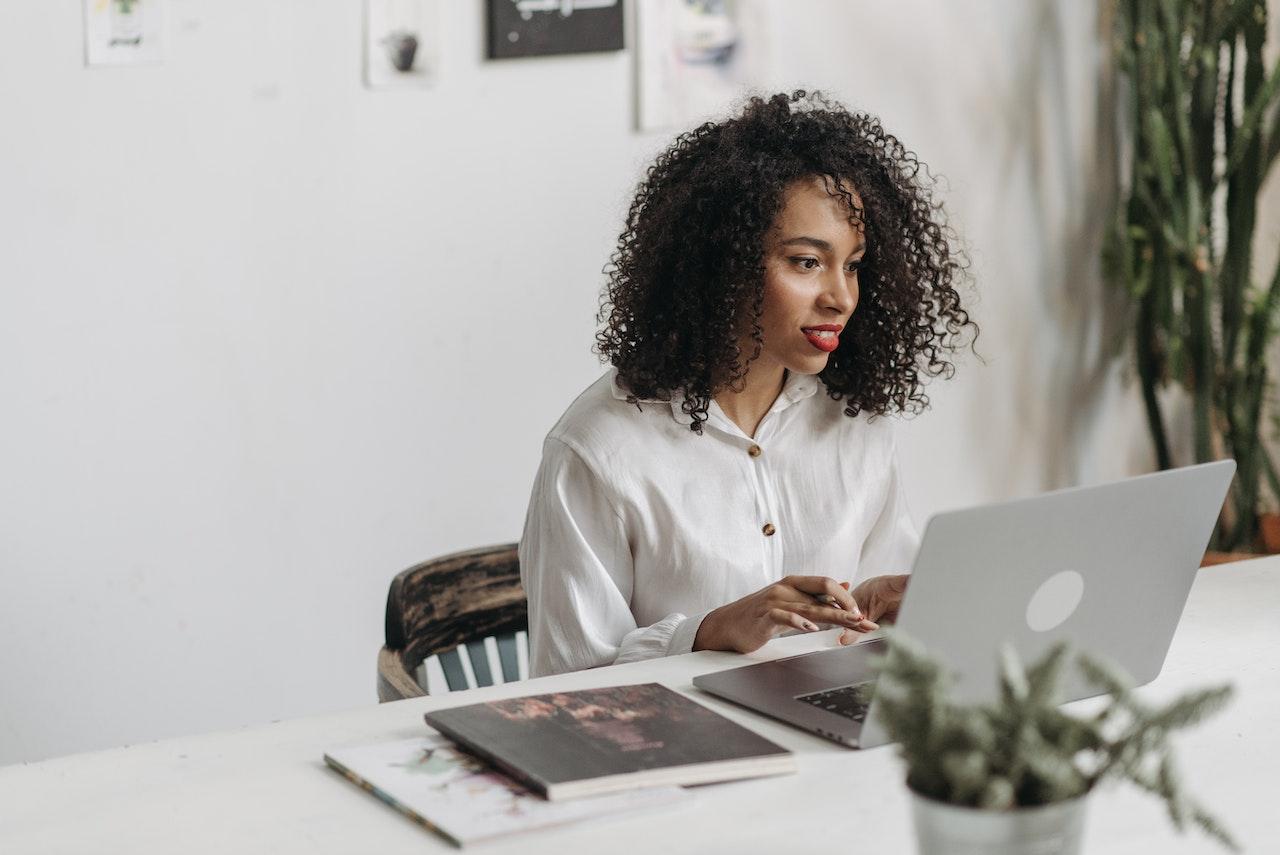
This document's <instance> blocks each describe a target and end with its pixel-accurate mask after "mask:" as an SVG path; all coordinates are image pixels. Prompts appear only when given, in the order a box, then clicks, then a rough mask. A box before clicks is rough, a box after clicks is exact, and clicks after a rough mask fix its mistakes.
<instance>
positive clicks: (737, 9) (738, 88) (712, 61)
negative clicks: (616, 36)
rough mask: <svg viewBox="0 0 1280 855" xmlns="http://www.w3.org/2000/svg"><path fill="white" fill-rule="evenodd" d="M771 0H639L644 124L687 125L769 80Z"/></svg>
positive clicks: (719, 111) (638, 45)
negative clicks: (769, 1)
mask: <svg viewBox="0 0 1280 855" xmlns="http://www.w3.org/2000/svg"><path fill="white" fill-rule="evenodd" d="M770 12H771V8H770V5H769V3H768V2H767V0H643V1H642V2H639V3H637V4H636V85H637V87H638V89H639V91H638V92H637V93H636V101H637V121H636V124H637V126H638V127H639V129H640V130H656V129H660V128H669V127H673V126H679V127H687V126H689V125H691V124H695V123H697V122H699V121H701V120H704V119H707V118H709V117H712V116H714V115H718V114H722V113H724V112H726V111H728V110H729V108H730V107H731V106H732V105H733V103H734V102H735V101H737V100H738V99H740V98H742V97H743V96H744V95H745V94H746V93H747V92H748V91H750V90H752V89H755V88H758V87H760V86H762V85H763V84H764V82H765V81H766V79H767V75H768V71H769V69H768V61H769V38H768V35H769V18H768V16H769V14H770Z"/></svg>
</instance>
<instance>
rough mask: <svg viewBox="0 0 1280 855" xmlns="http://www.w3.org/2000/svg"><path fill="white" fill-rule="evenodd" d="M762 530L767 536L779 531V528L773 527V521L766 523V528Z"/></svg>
mask: <svg viewBox="0 0 1280 855" xmlns="http://www.w3.org/2000/svg"><path fill="white" fill-rule="evenodd" d="M760 530H761V531H762V532H764V536H765V537H771V536H772V535H773V533H774V532H775V531H777V529H776V528H774V527H773V523H765V524H764V528H762V529H760Z"/></svg>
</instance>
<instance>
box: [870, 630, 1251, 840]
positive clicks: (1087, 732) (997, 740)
mask: <svg viewBox="0 0 1280 855" xmlns="http://www.w3.org/2000/svg"><path fill="white" fill-rule="evenodd" d="M887 636H888V642H889V647H888V652H887V654H886V655H885V656H883V657H881V658H880V662H879V664H878V667H879V672H880V676H879V683H878V685H877V694H876V697H877V706H878V714H879V717H880V720H881V722H882V723H883V724H884V726H885V729H886V730H887V731H888V733H889V735H890V736H891V737H892V738H893V739H894V741H896V742H897V743H898V744H899V751H900V756H901V757H902V758H903V759H904V760H905V761H906V764H907V787H908V789H909V790H910V792H911V799H912V813H913V815H914V818H915V826H916V837H917V841H918V845H919V852H920V853H921V855H943V853H945V855H978V853H981V855H1026V854H1027V853H1036V855H1072V853H1077V852H1079V850H1080V840H1081V835H1082V832H1083V825H1084V809H1085V801H1086V799H1087V797H1088V796H1089V794H1090V793H1092V792H1093V791H1094V790H1095V789H1096V788H1097V787H1098V785H1099V784H1101V783H1102V782H1104V781H1107V780H1111V779H1124V780H1128V781H1131V782H1132V783H1134V784H1136V785H1137V786H1138V787H1140V788H1141V789H1143V790H1146V791H1148V792H1150V793H1152V794H1153V795H1157V796H1159V797H1160V798H1162V799H1164V801H1165V804H1166V806H1167V807H1168V810H1169V816H1170V818H1171V819H1172V820H1173V823H1174V825H1175V826H1176V827H1177V828H1178V829H1179V830H1182V829H1183V828H1184V827H1185V825H1186V824H1187V823H1192V824H1194V825H1196V826H1198V827H1200V828H1201V829H1203V830H1204V831H1205V832H1206V833H1207V834H1209V835H1210V836H1211V837H1213V838H1215V839H1217V840H1218V841H1219V842H1221V843H1222V844H1223V845H1224V846H1226V847H1227V848H1229V849H1232V850H1235V851H1238V849H1239V847H1238V845H1237V844H1236V842H1235V841H1234V840H1233V839H1232V838H1231V836H1230V834H1228V832H1227V831H1226V829H1225V828H1223V826H1222V825H1221V824H1220V823H1219V822H1218V821H1217V820H1216V819H1214V818H1213V817H1212V816H1211V815H1210V814H1209V813H1208V812H1207V811H1206V810H1205V809H1204V808H1202V807H1200V806H1199V805H1198V804H1196V803H1195V802H1194V801H1193V800H1191V799H1190V798H1189V797H1187V796H1186V794H1185V793H1183V791H1182V786H1181V783H1180V780H1179V778H1178V774H1177V771H1176V769H1175V767H1174V760H1173V753H1172V750H1171V748H1170V745H1169V741H1168V736H1169V733H1170V732H1171V731H1174V730H1177V729H1179V728H1183V727H1187V726H1188V725H1192V724H1195V723H1196V722H1198V721H1200V720H1201V719H1203V718H1205V717H1206V716H1208V715H1209V714H1211V713H1213V712H1215V711H1216V710H1218V709H1220V708H1221V707H1222V706H1223V705H1224V704H1225V703H1226V702H1227V700H1228V698H1229V697H1230V695H1231V687H1230V686H1220V687H1216V688H1211V689H1203V690H1199V691H1193V692H1189V693H1187V694H1184V695H1182V696H1181V697H1179V698H1177V699H1176V700H1174V701H1173V702H1171V703H1169V704H1166V705H1163V706H1150V705H1148V704H1146V703H1144V702H1142V701H1140V700H1139V699H1138V698H1136V697H1135V696H1134V695H1133V693H1132V691H1131V690H1130V682H1129V680H1128V679H1127V678H1126V677H1125V676H1124V675H1122V674H1119V673H1117V672H1116V671H1115V670H1113V669H1112V668H1111V667H1109V666H1108V665H1106V664H1105V663H1102V662H1099V661H1097V660H1095V659H1093V658H1091V657H1089V656H1087V655H1083V654H1082V655H1080V656H1078V657H1077V658H1076V665H1077V667H1078V668H1079V669H1080V671H1081V673H1082V675H1083V676H1084V677H1085V679H1087V680H1088V681H1089V682H1090V683H1091V684H1092V685H1095V686H1097V687H1098V688H1100V689H1103V690H1105V691H1106V692H1109V693H1110V698H1109V700H1108V701H1107V703H1106V705H1105V706H1104V707H1103V708H1102V709H1101V711H1100V712H1097V713H1096V714H1093V715H1089V716H1083V717H1082V716H1074V715H1070V714H1068V713H1066V712H1064V711H1063V710H1061V709H1059V708H1058V705H1057V703H1056V697H1057V683H1058V677H1059V675H1060V673H1061V671H1062V669H1063V667H1064V665H1065V664H1066V662H1067V658H1068V651H1067V647H1066V645H1064V644H1059V645H1057V646H1054V647H1053V648H1051V649H1050V650H1049V651H1048V652H1047V653H1046V654H1045V656H1044V657H1043V658H1042V659H1041V660H1040V661H1039V662H1037V663H1036V664H1034V665H1033V666H1032V667H1030V668H1029V669H1026V670H1025V671H1024V669H1023V667H1022V665H1021V664H1020V663H1019V661H1018V658H1017V656H1016V655H1015V654H1014V653H1013V651H1012V650H1011V649H1010V648H1008V647H1006V648H1005V649H1004V650H1002V652H1001V657H1000V672H999V685H1000V692H999V698H998V700H996V701H995V702H994V703H991V704H986V705H962V704H957V703H953V702H951V701H950V700H949V699H948V685H947V682H948V678H947V675H946V674H945V673H944V672H943V670H942V668H941V666H939V665H938V663H937V662H936V661H934V660H933V659H932V658H930V657H929V656H928V655H927V654H926V653H925V652H924V650H923V649H922V648H921V647H920V646H919V645H918V644H917V643H916V642H914V641H912V640H911V639H910V638H908V637H906V636H904V635H902V634H901V633H900V632H895V631H893V630H890V631H889V633H888V634H887Z"/></svg>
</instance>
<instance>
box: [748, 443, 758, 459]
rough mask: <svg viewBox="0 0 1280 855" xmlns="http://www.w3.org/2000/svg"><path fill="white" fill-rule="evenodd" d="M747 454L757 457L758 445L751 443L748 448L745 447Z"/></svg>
mask: <svg viewBox="0 0 1280 855" xmlns="http://www.w3.org/2000/svg"><path fill="white" fill-rule="evenodd" d="M747 454H750V455H751V456H752V457H759V456H760V446H758V445H753V446H751V447H750V448H748V449H747Z"/></svg>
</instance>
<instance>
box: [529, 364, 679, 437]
mask: <svg viewBox="0 0 1280 855" xmlns="http://www.w3.org/2000/svg"><path fill="white" fill-rule="evenodd" d="M629 397H630V395H629V394H628V392H627V391H626V389H624V388H623V387H621V386H619V385H618V381H617V372H616V371H614V370H613V369H610V370H608V371H606V372H605V373H604V374H603V375H602V376H601V377H600V378H599V379H598V380H596V381H595V382H594V383H592V384H591V385H590V386H588V387H587V388H586V389H584V390H583V391H582V393H581V394H580V395H578V397H577V398H575V399H574V401H573V403H571V404H570V405H569V407H568V409H566V410H565V411H564V414H563V415H562V416H560V419H559V420H558V421H557V422H556V423H555V426H554V427H552V428H551V430H550V432H549V433H548V434H547V439H548V440H549V441H556V442H558V443H560V444H563V445H566V446H568V447H569V448H571V449H573V450H574V451H575V452H577V453H578V454H579V455H581V456H583V457H588V458H600V457H607V456H610V452H612V451H613V450H615V449H619V448H623V447H627V446H631V445H634V444H636V443H637V442H643V441H645V440H647V439H651V438H654V437H655V435H656V434H657V433H661V432H663V429H664V428H666V427H667V424H666V423H669V422H671V421H672V419H671V405H670V403H668V402H666V401H658V400H641V401H637V402H634V403H632V402H629V401H628V400H627V399H628V398H629Z"/></svg>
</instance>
